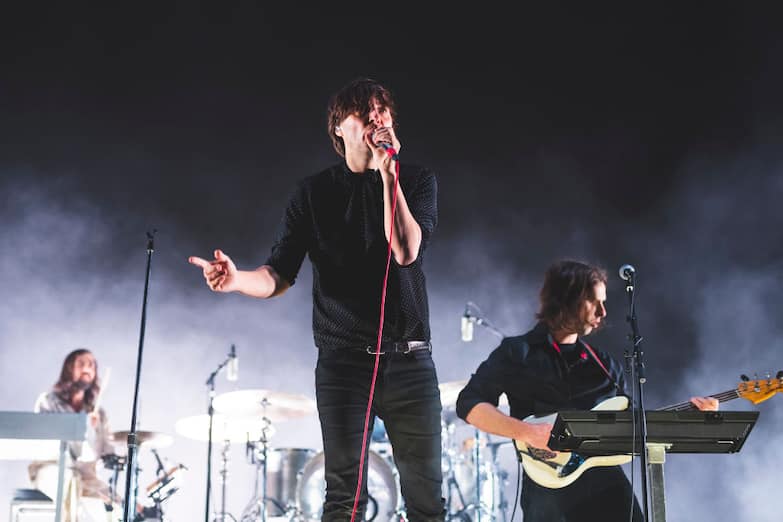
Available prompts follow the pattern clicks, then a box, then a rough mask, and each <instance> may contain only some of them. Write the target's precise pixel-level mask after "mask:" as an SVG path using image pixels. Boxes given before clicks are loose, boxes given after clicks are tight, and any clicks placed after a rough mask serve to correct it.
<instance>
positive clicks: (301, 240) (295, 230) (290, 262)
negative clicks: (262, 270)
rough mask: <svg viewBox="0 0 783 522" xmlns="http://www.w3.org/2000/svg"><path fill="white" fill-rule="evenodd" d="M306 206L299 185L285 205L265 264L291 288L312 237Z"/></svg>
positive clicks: (304, 190) (302, 188)
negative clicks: (286, 205)
mask: <svg viewBox="0 0 783 522" xmlns="http://www.w3.org/2000/svg"><path fill="white" fill-rule="evenodd" d="M307 203H308V199H307V191H306V189H305V186H304V184H303V183H299V185H298V186H297V188H296V191H295V192H294V194H293V195H292V196H291V198H290V199H289V201H288V207H287V208H286V210H285V214H284V216H283V219H282V221H281V222H280V225H279V226H278V229H277V234H276V237H275V243H274V245H273V246H272V253H271V254H270V256H269V258H268V259H267V260H266V263H265V264H267V265H269V266H271V267H272V268H274V269H275V272H277V273H278V274H279V275H280V276H281V277H283V278H284V279H285V280H286V281H288V283H289V284H291V285H293V284H294V282H295V281H296V276H297V274H298V273H299V269H300V268H301V267H302V261H304V256H305V255H306V254H307V250H308V248H309V245H310V239H311V237H312V231H311V227H310V221H309V213H308V211H307V208H308V204H307Z"/></svg>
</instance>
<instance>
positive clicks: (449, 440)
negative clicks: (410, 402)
mask: <svg viewBox="0 0 783 522" xmlns="http://www.w3.org/2000/svg"><path fill="white" fill-rule="evenodd" d="M455 430H456V426H455V425H454V423H453V422H452V423H445V422H444V423H443V429H442V432H443V435H442V436H443V440H444V442H443V446H444V448H443V454H444V455H445V456H446V460H447V462H448V471H446V476H445V477H444V479H445V481H446V511H447V512H446V520H455V519H456V520H464V517H463V513H464V511H465V509H467V506H466V505H465V496H464V495H463V494H462V489H461V488H460V486H459V482H458V481H457V477H456V471H455V470H456V463H455V458H456V456H457V450H456V448H455V441H454V431H455ZM454 500H458V501H459V503H458V506H459V508H460V509H458V510H457V511H451V509H452V504H453V503H454Z"/></svg>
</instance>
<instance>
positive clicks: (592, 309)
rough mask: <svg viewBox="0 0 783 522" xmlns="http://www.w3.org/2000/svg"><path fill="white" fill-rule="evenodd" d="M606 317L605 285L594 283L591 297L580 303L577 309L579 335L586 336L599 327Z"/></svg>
mask: <svg viewBox="0 0 783 522" xmlns="http://www.w3.org/2000/svg"><path fill="white" fill-rule="evenodd" d="M604 317H606V285H605V284H603V283H596V285H595V286H594V287H593V295H592V296H591V297H589V298H588V299H585V300H584V301H582V306H581V307H580V308H579V324H580V325H581V331H579V332H577V333H578V334H579V335H587V334H589V333H590V332H592V331H593V330H595V329H596V328H598V327H599V326H600V325H601V321H602V320H603V319H604Z"/></svg>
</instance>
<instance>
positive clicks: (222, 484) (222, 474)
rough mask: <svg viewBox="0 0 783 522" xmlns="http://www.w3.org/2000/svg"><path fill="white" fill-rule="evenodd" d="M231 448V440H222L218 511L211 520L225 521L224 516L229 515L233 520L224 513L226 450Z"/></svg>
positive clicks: (226, 467)
mask: <svg viewBox="0 0 783 522" xmlns="http://www.w3.org/2000/svg"><path fill="white" fill-rule="evenodd" d="M230 448H231V441H230V440H225V441H223V451H221V452H220V462H221V466H220V488H221V491H220V497H221V498H220V513H219V514H217V515H216V516H215V518H214V519H213V520H215V521H217V520H219V521H220V522H225V520H226V517H230V518H231V519H232V520H235V519H234V517H233V516H232V515H231V514H229V513H226V483H227V482H228V450H229V449H230Z"/></svg>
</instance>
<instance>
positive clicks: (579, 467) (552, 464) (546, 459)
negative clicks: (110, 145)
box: [514, 371, 783, 489]
mask: <svg viewBox="0 0 783 522" xmlns="http://www.w3.org/2000/svg"><path fill="white" fill-rule="evenodd" d="M781 390H783V371H779V372H778V373H777V375H776V376H775V377H774V378H772V377H769V378H767V379H757V380H744V378H743V380H742V382H740V383H739V384H738V385H737V386H736V387H735V388H734V389H731V390H727V391H724V392H721V393H716V394H715V395H710V397H713V398H715V399H718V401H719V402H727V401H730V400H734V399H739V398H743V399H747V400H749V401H750V402H752V403H753V404H759V403H760V402H763V401H765V400H767V399H769V398H770V397H772V396H773V395H775V394H776V393H778V392H780V391H781ZM628 406H629V400H628V397H625V396H622V395H618V396H617V397H612V398H609V399H606V400H605V401H602V402H600V403H599V404H598V405H597V406H595V407H594V408H592V409H593V410H595V411H623V410H626V409H628ZM660 409H661V410H663V411H687V410H695V409H696V406H694V405H693V403H691V402H690V401H688V402H683V403H679V404H673V405H671V406H667V407H665V408H660ZM556 416H557V414H556V413H553V414H551V415H546V416H538V417H536V416H533V415H531V416H529V417H527V418H525V419H524V421H525V422H530V423H550V424H552V423H553V422H554V420H555V417H556ZM514 447H515V448H516V451H517V457H518V458H519V461H520V462H521V463H522V468H523V469H524V470H525V473H527V475H528V476H529V477H530V478H531V479H532V480H533V481H534V482H535V483H536V484H538V485H540V486H544V487H547V488H552V489H559V488H563V487H565V486H568V485H569V484H571V483H573V482H574V481H575V480H576V479H578V478H579V477H580V476H582V474H583V473H584V472H585V471H587V470H588V469H590V468H594V467H598V466H617V465H620V464H625V463H627V462H630V461H631V458H632V456H631V455H626V454H622V455H599V456H593V457H585V456H583V455H579V454H578V453H576V452H568V451H561V452H558V453H553V452H551V451H549V450H548V449H540V448H534V447H532V446H529V445H527V444H526V443H524V442H522V441H520V440H514Z"/></svg>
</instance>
